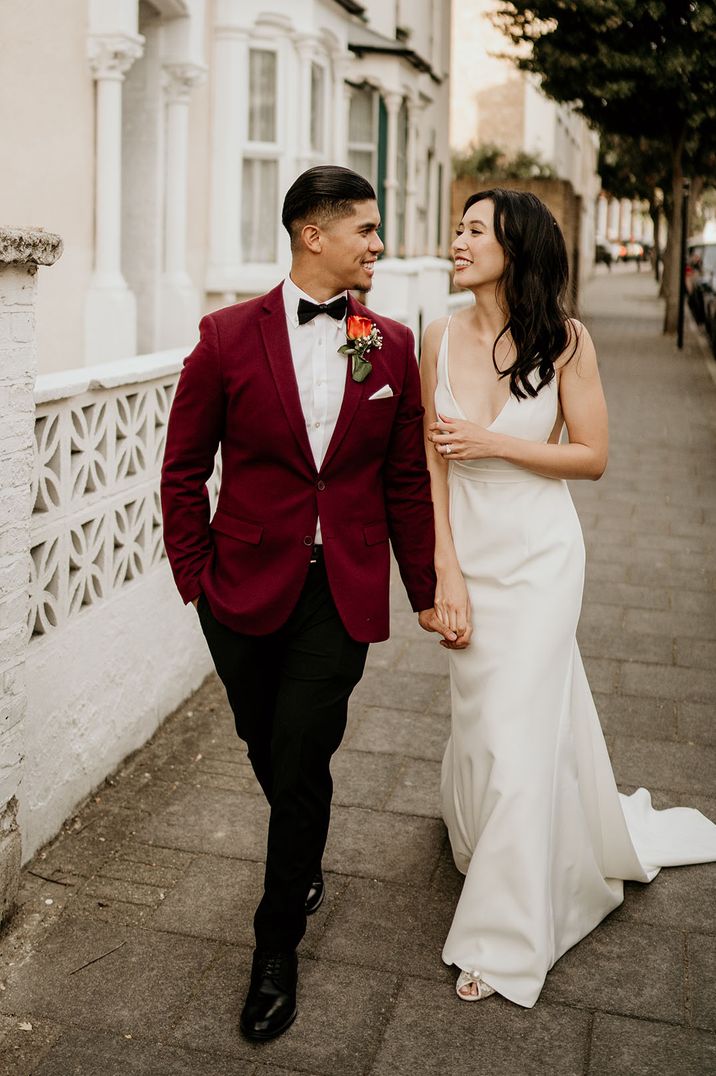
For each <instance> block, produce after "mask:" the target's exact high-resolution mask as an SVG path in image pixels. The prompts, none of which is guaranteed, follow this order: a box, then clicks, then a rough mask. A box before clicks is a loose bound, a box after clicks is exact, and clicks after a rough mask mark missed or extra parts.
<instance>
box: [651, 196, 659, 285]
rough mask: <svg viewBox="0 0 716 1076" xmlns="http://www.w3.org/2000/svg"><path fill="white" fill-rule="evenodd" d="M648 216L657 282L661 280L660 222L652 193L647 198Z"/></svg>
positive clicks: (657, 205)
mask: <svg viewBox="0 0 716 1076" xmlns="http://www.w3.org/2000/svg"><path fill="white" fill-rule="evenodd" d="M649 216H650V217H651V223H652V224H653V225H654V278H655V280H656V281H657V282H658V281H659V280H660V279H661V265H660V262H661V236H660V235H659V231H660V228H661V220H660V214H659V203H658V202H657V201H656V197H655V196H654V194H653V193H652V195H651V197H650V198H649Z"/></svg>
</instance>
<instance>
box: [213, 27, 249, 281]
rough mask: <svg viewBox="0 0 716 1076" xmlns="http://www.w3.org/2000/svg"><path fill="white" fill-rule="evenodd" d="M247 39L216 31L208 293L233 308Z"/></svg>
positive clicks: (236, 31)
mask: <svg viewBox="0 0 716 1076" xmlns="http://www.w3.org/2000/svg"><path fill="white" fill-rule="evenodd" d="M248 40H249V38H248V33H247V31H246V30H245V29H243V28H242V27H240V26H236V25H234V24H233V23H221V24H217V25H216V26H215V27H214V53H213V70H212V76H213V80H212V91H213V92H212V127H211V203H210V206H209V265H208V268H207V278H206V290H207V291H210V292H219V293H221V294H222V295H223V296H224V298H225V300H226V301H227V302H231V301H232V299H233V296H234V295H235V291H236V280H237V277H238V275H239V273H240V270H241V187H242V146H243V143H244V142H245V140H246V132H247V127H248V119H247V113H248V97H249V89H248V67H249V56H248Z"/></svg>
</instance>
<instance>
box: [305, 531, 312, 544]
mask: <svg viewBox="0 0 716 1076" xmlns="http://www.w3.org/2000/svg"><path fill="white" fill-rule="evenodd" d="M303 544H304V545H313V537H312V535H310V534H307V535H306V537H305V538H304V539H303Z"/></svg>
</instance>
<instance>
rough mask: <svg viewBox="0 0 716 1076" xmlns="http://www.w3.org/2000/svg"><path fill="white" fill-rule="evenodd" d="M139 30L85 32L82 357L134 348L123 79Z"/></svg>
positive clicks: (121, 354)
mask: <svg viewBox="0 0 716 1076" xmlns="http://www.w3.org/2000/svg"><path fill="white" fill-rule="evenodd" d="M143 41H144V39H143V38H142V37H141V36H140V35H139V34H94V35H91V36H90V37H89V38H88V54H89V62H90V69H91V71H92V75H93V77H94V78H95V80H96V83H97V95H96V103H95V114H96V165H95V263H94V272H93V274H92V280H91V282H90V286H89V289H88V292H87V298H86V303H85V362H86V363H88V364H91V363H96V362H105V361H111V360H112V359H120V358H125V357H127V356H128V355H134V354H135V352H136V340H137V324H136V322H137V312H136V303H135V299H134V295H133V294H132V292H131V291H130V290H129V288H128V287H127V282H126V281H125V279H124V277H123V276H122V267H121V247H122V243H121V239H122V82H123V80H124V76H125V74H126V72H127V71H128V70H129V68H130V67H131V65H132V64H133V63H134V61H135V60H136V59H138V57H139V56H141V55H142V44H143Z"/></svg>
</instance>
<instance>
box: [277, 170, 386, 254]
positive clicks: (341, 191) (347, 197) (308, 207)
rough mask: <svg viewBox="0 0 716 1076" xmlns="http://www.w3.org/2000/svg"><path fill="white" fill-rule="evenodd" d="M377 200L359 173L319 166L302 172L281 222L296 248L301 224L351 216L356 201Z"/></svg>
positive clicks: (284, 206) (287, 195)
mask: <svg viewBox="0 0 716 1076" xmlns="http://www.w3.org/2000/svg"><path fill="white" fill-rule="evenodd" d="M375 200H376V198H375V191H374V190H373V187H372V186H371V184H370V183H369V182H368V180H367V179H365V178H364V177H363V176H361V175H359V174H358V173H357V172H352V171H351V169H350V168H341V166H340V165H337V164H318V165H316V166H315V168H309V169H308V171H307V172H302V173H301V175H300V176H299V177H298V179H297V180H295V181H294V182H293V183H292V184H291V186H290V187H289V189H288V191H287V192H286V197H285V198H284V200H283V212H282V214H281V220H282V221H283V226H284V228H285V229H286V231H287V232H288V234H289V235H290V236H291V245H293V243H294V242H295V240H296V238H297V236H298V232H299V230H300V229H299V228H298V227H297V225H299V224H300V225H304V224H307V223H309V222H314V221H315V222H316V223H321V224H325V223H327V222H328V221H329V220H335V219H336V218H338V217H349V216H350V215H351V213H352V212H353V205H354V203H355V202H370V201H375Z"/></svg>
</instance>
